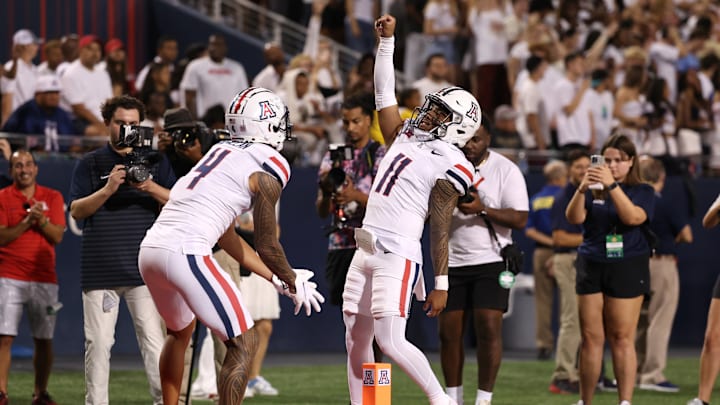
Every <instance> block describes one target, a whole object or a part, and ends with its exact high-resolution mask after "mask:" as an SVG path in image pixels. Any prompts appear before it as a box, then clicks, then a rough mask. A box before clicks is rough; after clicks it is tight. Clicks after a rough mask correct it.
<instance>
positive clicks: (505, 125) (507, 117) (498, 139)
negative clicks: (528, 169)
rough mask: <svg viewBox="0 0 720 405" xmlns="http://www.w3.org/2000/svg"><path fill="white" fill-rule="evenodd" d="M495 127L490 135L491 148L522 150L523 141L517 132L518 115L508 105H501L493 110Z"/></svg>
mask: <svg viewBox="0 0 720 405" xmlns="http://www.w3.org/2000/svg"><path fill="white" fill-rule="evenodd" d="M494 118H495V121H494V122H495V125H493V126H492V128H493V132H492V133H491V134H490V147H492V148H509V149H521V148H523V140H522V137H521V136H520V132H518V130H517V121H518V113H517V111H515V110H514V109H513V108H512V107H510V106H509V105H501V106H498V108H497V109H495V114H494Z"/></svg>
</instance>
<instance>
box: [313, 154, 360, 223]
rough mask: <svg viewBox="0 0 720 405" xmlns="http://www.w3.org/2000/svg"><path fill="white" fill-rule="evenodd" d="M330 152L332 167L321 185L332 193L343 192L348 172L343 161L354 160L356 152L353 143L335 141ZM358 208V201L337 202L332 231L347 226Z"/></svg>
mask: <svg viewBox="0 0 720 405" xmlns="http://www.w3.org/2000/svg"><path fill="white" fill-rule="evenodd" d="M328 150H329V152H330V161H331V162H332V163H331V164H332V168H331V169H330V171H329V172H328V174H327V176H325V179H324V180H323V181H322V182H321V184H320V186H321V187H322V188H323V189H325V190H332V194H333V195H334V194H336V193H340V192H342V190H343V188H344V187H345V180H346V178H347V174H346V173H345V169H344V168H343V166H344V165H343V163H344V162H346V161H350V160H353V158H354V157H355V153H354V150H353V147H352V145H345V144H337V143H333V144H330V145H329V146H328ZM357 209H358V204H357V202H356V201H351V202H349V203H347V204H335V207H334V210H333V221H332V225H331V227H330V233H331V232H334V231H336V230H339V229H343V228H345V227H346V226H347V220H348V216H351V215H353V214H354V213H355V212H356V211H357Z"/></svg>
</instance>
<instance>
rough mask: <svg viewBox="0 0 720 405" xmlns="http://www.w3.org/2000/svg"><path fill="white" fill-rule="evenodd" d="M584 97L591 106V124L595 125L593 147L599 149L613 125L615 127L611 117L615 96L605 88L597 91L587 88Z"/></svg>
mask: <svg viewBox="0 0 720 405" xmlns="http://www.w3.org/2000/svg"><path fill="white" fill-rule="evenodd" d="M585 98H586V99H587V100H588V105H589V106H590V107H591V108H592V113H593V125H594V126H595V148H596V149H599V148H600V147H602V145H603V144H604V143H605V140H607V138H608V137H609V136H610V132H612V129H613V127H615V119H614V118H613V109H614V108H615V98H614V97H613V94H612V93H611V92H609V91H607V90H606V91H603V92H602V93H598V92H597V91H596V90H595V89H588V90H587V94H586V95H585Z"/></svg>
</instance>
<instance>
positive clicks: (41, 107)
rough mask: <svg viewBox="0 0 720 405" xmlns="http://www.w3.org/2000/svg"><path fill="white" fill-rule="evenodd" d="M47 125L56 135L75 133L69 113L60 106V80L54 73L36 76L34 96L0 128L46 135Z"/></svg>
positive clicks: (64, 148) (19, 132)
mask: <svg viewBox="0 0 720 405" xmlns="http://www.w3.org/2000/svg"><path fill="white" fill-rule="evenodd" d="M48 125H50V126H52V127H54V128H55V131H56V132H57V135H74V134H76V132H75V127H74V126H73V123H72V118H70V114H68V113H67V112H66V111H65V110H63V109H62V108H60V80H59V79H58V78H57V77H56V76H55V75H44V76H39V77H38V80H37V83H36V86H35V98H34V99H32V100H30V101H28V102H26V103H24V104H23V105H21V106H20V108H18V109H17V110H15V111H14V112H13V113H12V115H11V116H10V118H9V119H8V120H7V122H6V123H5V125H4V126H3V127H2V130H3V132H12V133H16V134H28V135H46V136H48V134H47V133H46V130H47V129H48ZM66 149H67V148H66V147H63V148H62V150H66Z"/></svg>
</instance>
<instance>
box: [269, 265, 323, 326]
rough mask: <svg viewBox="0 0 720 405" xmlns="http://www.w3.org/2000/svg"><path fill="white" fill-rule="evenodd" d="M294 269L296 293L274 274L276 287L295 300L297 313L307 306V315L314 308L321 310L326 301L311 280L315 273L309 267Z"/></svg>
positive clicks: (281, 292) (273, 281) (273, 279)
mask: <svg viewBox="0 0 720 405" xmlns="http://www.w3.org/2000/svg"><path fill="white" fill-rule="evenodd" d="M293 271H294V272H295V290H296V292H295V294H292V293H291V292H290V288H289V287H288V285H287V284H285V283H284V282H283V281H281V280H280V279H279V278H278V276H276V275H274V274H273V278H272V283H273V285H275V289H277V291H278V292H279V293H280V294H282V295H286V296H288V297H290V299H292V300H293V303H294V304H295V315H297V314H298V313H299V312H300V309H301V308H302V307H305V314H306V315H307V316H310V314H312V310H313V308H314V309H315V312H320V311H321V308H320V304H322V303H324V302H325V297H323V296H322V294H320V292H318V290H317V284H315V283H314V282H312V281H310V279H311V278H312V277H313V276H314V275H315V273H313V272H312V271H310V270H307V269H293Z"/></svg>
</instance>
